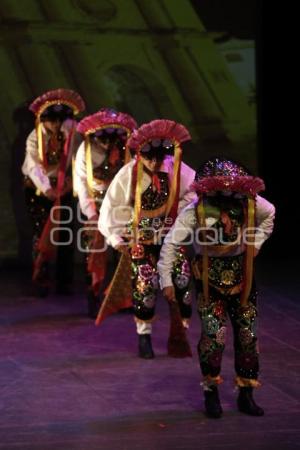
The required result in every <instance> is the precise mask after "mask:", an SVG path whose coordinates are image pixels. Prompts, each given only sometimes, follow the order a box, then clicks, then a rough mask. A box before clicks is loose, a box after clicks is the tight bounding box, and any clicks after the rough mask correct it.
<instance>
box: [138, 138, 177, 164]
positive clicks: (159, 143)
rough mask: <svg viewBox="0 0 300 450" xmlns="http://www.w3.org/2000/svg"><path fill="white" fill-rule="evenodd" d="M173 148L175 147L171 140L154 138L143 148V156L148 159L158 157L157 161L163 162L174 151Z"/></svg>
mask: <svg viewBox="0 0 300 450" xmlns="http://www.w3.org/2000/svg"><path fill="white" fill-rule="evenodd" d="M164 143H166V145H164ZM173 150H174V147H173V145H172V143H171V142H170V141H163V140H161V139H154V140H152V141H151V142H149V143H147V144H145V145H144V146H143V147H142V148H141V156H142V157H143V158H145V159H147V160H148V161H151V160H153V159H156V161H160V162H162V161H163V160H164V159H165V157H166V156H167V155H170V154H172V153H173Z"/></svg>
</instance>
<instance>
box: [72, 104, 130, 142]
mask: <svg viewBox="0 0 300 450" xmlns="http://www.w3.org/2000/svg"><path fill="white" fill-rule="evenodd" d="M116 128H117V129H120V130H124V131H126V133H127V135H128V136H129V135H130V134H131V133H132V131H133V130H134V129H135V128H137V123H136V121H135V120H134V119H133V117H131V116H130V115H129V114H125V113H122V112H117V111H113V110H111V109H103V110H100V111H98V112H96V113H95V114H91V115H90V116H87V117H85V118H84V119H82V120H81V121H80V122H79V124H78V125H77V131H78V132H79V133H81V134H84V135H89V134H93V133H95V132H96V131H98V130H102V129H107V130H108V131H111V132H114V131H115V129H116ZM117 132H118V131H117Z"/></svg>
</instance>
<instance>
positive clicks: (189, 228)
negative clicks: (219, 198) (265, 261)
mask: <svg viewBox="0 0 300 450" xmlns="http://www.w3.org/2000/svg"><path fill="white" fill-rule="evenodd" d="M196 205H197V202H193V203H191V204H190V205H188V206H187V207H186V208H185V209H184V210H183V211H182V212H181V214H180V215H179V216H178V217H177V219H176V221H175V223H174V226H173V227H172V228H171V230H170V231H169V233H168V234H167V236H166V237H165V240H164V244H163V246H162V249H161V252H160V257H159V261H158V263H157V268H158V272H159V276H160V286H161V288H162V289H163V288H164V287H167V286H172V284H173V283H172V270H173V263H174V260H175V257H176V251H177V250H178V247H179V246H180V245H183V244H184V243H186V244H191V245H193V247H194V250H195V253H196V254H198V255H202V254H203V246H201V236H198V234H197V230H199V224H198V223H197V218H196ZM255 214H256V231H255V236H254V246H255V248H256V249H257V250H259V249H260V248H261V246H262V245H263V243H264V242H265V241H266V240H267V239H268V237H269V236H270V235H271V233H272V231H273V227H274V218H275V207H274V206H273V205H272V203H270V202H268V200H266V199H265V198H263V197H261V196H259V195H257V196H256V207H255ZM205 222H206V223H205V225H206V227H207V228H211V227H213V225H214V224H215V223H216V222H217V219H216V218H215V217H210V216H207V217H206V218H205ZM238 242H239V243H238V245H232V250H230V247H229V252H228V253H226V256H235V255H240V254H241V253H243V252H244V250H245V244H244V242H243V234H241V238H240V239H239V241H238ZM207 250H208V256H212V257H213V256H215V257H217V256H220V255H219V254H218V252H217V251H216V250H215V249H214V248H213V246H210V245H207Z"/></svg>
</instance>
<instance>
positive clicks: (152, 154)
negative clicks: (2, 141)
mask: <svg viewBox="0 0 300 450" xmlns="http://www.w3.org/2000/svg"><path fill="white" fill-rule="evenodd" d="M141 156H142V157H143V158H145V159H147V160H148V161H152V160H154V159H155V160H156V161H158V162H163V160H164V159H165V157H166V156H167V153H166V152H165V151H164V150H163V149H162V150H157V149H152V150H150V151H149V152H141Z"/></svg>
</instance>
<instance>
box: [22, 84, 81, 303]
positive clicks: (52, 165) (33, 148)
mask: <svg viewBox="0 0 300 450" xmlns="http://www.w3.org/2000/svg"><path fill="white" fill-rule="evenodd" d="M84 108H85V105H84V102H83V100H82V98H81V97H80V96H79V95H78V94H77V93H76V92H74V91H71V90H68V89H57V90H53V91H49V92H46V93H45V94H43V95H41V96H40V97H38V98H37V99H36V100H35V101H34V102H33V103H32V104H31V105H30V107H29V109H30V110H31V111H32V112H34V114H35V116H36V129H34V130H33V131H32V132H31V133H30V135H29V136H28V138H27V142H26V156H25V161H24V164H23V166H22V172H23V174H24V175H25V178H24V183H25V196H26V203H27V206H28V211H29V214H30V217H31V220H32V226H33V262H34V271H33V280H34V283H35V286H36V289H37V294H38V295H39V296H45V295H47V293H48V291H49V286H50V281H49V273H48V262H49V259H51V258H52V257H54V256H55V254H56V253H57V265H56V281H57V291H58V293H60V294H69V293H70V292H71V282H72V275H73V245H72V242H71V243H70V244H67V245H66V243H68V242H69V241H70V240H71V241H73V240H72V235H73V233H72V223H73V217H72V216H73V211H72V157H73V155H74V154H75V152H76V150H77V147H78V145H79V143H80V135H78V134H77V133H76V126H77V122H76V121H75V120H74V119H73V117H74V115H75V114H77V113H79V112H81V111H83V110H84ZM53 206H55V208H54V209H53V210H52V211H53V212H54V211H55V216H56V217H55V222H56V223H55V227H56V228H58V227H59V224H60V223H61V222H62V223H64V224H66V223H67V226H66V225H65V226H64V228H65V229H64V230H61V231H60V232H59V237H58V238H57V239H58V241H59V242H60V243H61V244H62V245H59V246H57V245H56V244H53V242H51V238H50V236H51V226H52V225H53V223H52V218H51V216H52V214H51V213H50V212H51V209H52V207H53ZM60 206H64V208H60ZM66 227H68V228H69V230H68V231H67V230H66Z"/></svg>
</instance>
